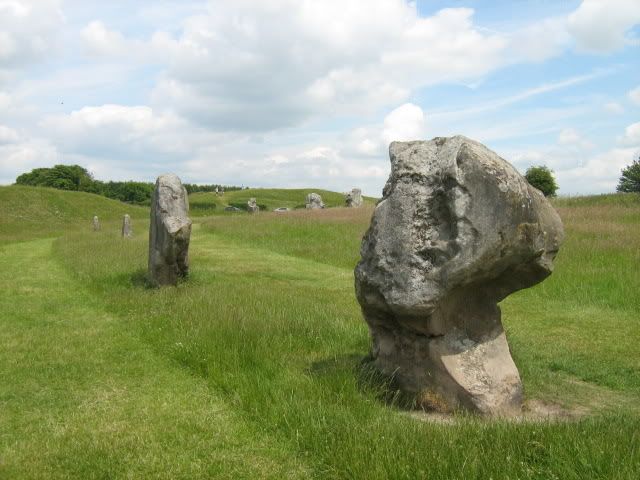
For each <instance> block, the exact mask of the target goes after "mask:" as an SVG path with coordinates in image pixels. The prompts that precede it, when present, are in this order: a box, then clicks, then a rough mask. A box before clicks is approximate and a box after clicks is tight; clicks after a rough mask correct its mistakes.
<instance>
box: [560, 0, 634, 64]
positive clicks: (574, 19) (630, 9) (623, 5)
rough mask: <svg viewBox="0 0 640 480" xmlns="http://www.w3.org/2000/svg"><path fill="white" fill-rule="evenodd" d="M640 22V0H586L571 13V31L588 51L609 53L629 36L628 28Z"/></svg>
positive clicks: (569, 20) (619, 46)
mask: <svg viewBox="0 0 640 480" xmlns="http://www.w3.org/2000/svg"><path fill="white" fill-rule="evenodd" d="M638 23H640V2H638V1H636V0H606V1H605V0H583V2H582V3H581V4H580V6H579V7H578V8H577V9H576V10H575V11H574V12H573V13H571V14H570V15H569V18H568V27H569V32H570V33H571V34H572V35H573V36H574V37H575V39H576V41H577V44H578V46H579V47H580V48H581V49H583V50H585V51H588V52H594V53H607V52H611V51H613V50H616V49H619V48H621V47H623V46H624V45H625V43H627V42H628V41H629V40H630V39H629V36H628V32H629V30H630V29H631V28H632V27H633V26H634V25H637V24H638Z"/></svg>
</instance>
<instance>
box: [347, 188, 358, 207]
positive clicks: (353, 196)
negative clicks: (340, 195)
mask: <svg viewBox="0 0 640 480" xmlns="http://www.w3.org/2000/svg"><path fill="white" fill-rule="evenodd" d="M344 201H345V204H346V205H347V207H350V208H358V207H360V206H361V205H362V190H360V189H359V188H354V189H352V190H351V191H350V192H349V193H347V194H346V195H345V199H344Z"/></svg>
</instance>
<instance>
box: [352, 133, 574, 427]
mask: <svg viewBox="0 0 640 480" xmlns="http://www.w3.org/2000/svg"><path fill="white" fill-rule="evenodd" d="M389 152H390V157H391V175H390V177H389V180H388V181H387V184H386V186H385V188H384V191H383V197H382V200H381V201H380V202H379V203H378V205H377V206H376V209H375V212H374V215H373V218H372V220H371V226H370V228H369V230H368V232H367V233H366V235H365V237H364V239H363V242H362V248H361V256H362V259H361V260H360V263H359V264H358V266H357V267H356V270H355V276H356V282H355V283H356V295H357V297H358V301H359V302H360V305H361V307H362V312H363V314H364V317H365V320H366V321H367V323H368V325H369V330H370V332H371V336H372V343H373V345H372V352H371V353H372V361H373V364H374V365H375V366H376V367H377V368H378V369H379V370H380V371H382V372H383V373H384V374H387V375H389V376H393V377H394V378H395V380H396V381H397V384H398V385H399V387H400V388H401V389H402V390H404V391H405V392H407V393H410V394H413V395H415V396H416V399H417V400H418V402H420V403H421V404H422V405H423V406H425V407H431V408H437V409H441V410H453V409H456V408H465V409H468V410H472V411H476V412H480V413H485V414H497V415H502V414H512V413H516V412H518V411H519V410H520V407H521V402H522V384H521V382H520V376H519V374H518V370H517V368H516V366H515V364H514V362H513V360H512V358H511V354H510V352H509V346H508V344H507V340H506V337H505V333H504V330H503V328H502V323H501V318H500V317H501V315H500V307H498V302H500V301H501V300H503V299H504V298H505V297H507V296H508V295H509V294H511V293H512V292H515V291H517V290H520V289H523V288H527V287H530V286H532V285H535V284H536V283H538V282H541V281H542V280H543V279H544V278H546V277H547V276H548V275H550V274H551V272H552V270H553V259H554V257H555V255H556V253H557V252H558V249H559V246H560V244H561V243H562V240H563V237H564V233H563V228H562V223H561V221H560V218H559V216H558V214H557V213H556V211H555V210H554V209H553V207H552V206H551V204H550V203H549V202H548V201H547V200H546V199H545V198H544V196H543V195H542V194H541V193H540V192H539V191H538V190H536V189H535V188H533V187H531V186H530V185H529V184H528V183H527V181H526V180H525V179H524V178H523V177H522V176H521V175H520V174H519V173H518V172H517V171H516V170H515V169H514V168H513V167H512V166H511V165H510V164H509V163H507V162H506V161H505V160H503V159H502V158H500V157H499V156H498V155H496V154H495V153H494V152H492V151H491V150H489V149H487V148H486V147H485V146H483V145H481V144H480V143H478V142H475V141H473V140H470V139H468V138H465V137H462V136H456V137H451V138H435V139H433V140H431V141H429V142H423V141H417V142H394V143H392V144H391V146H390V147H389Z"/></svg>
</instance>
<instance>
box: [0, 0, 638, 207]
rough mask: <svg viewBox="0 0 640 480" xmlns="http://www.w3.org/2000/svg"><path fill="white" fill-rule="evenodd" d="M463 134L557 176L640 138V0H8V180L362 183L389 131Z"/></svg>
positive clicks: (1, 71) (2, 174)
mask: <svg viewBox="0 0 640 480" xmlns="http://www.w3.org/2000/svg"><path fill="white" fill-rule="evenodd" d="M454 134H463V135H466V136H468V137H471V138H474V139H476V140H479V141H481V142H483V143H485V144H486V145H488V146H489V147H490V148H492V149H493V150H495V151H496V152H498V153H499V154H500V155H502V156H503V157H504V158H506V159H507V160H509V161H510V162H511V163H513V164H514V165H515V166H516V167H517V168H518V169H519V170H520V171H522V172H524V171H525V170H526V168H527V167H528V166H530V165H534V164H535V165H539V164H544V165H548V166H549V167H550V168H552V169H553V170H554V171H555V172H556V176H557V179H558V182H559V184H560V193H561V194H566V195H573V194H584V193H603V192H611V191H614V190H615V185H616V183H617V179H618V177H619V174H620V170H621V168H622V167H624V166H625V165H628V164H629V163H631V162H632V160H633V159H634V158H636V157H637V155H638V153H640V2H638V1H637V0H583V1H579V0H575V1H574V0H571V1H524V0H511V1H504V2H503V1H481V0H467V1H462V0H455V1H418V2H406V1H404V0H323V1H319V0H315V1H311V0H235V1H233V2H229V1H223V0H210V1H204V0H203V1H182V2H179V1H168V0H167V1H145V0H141V1H137V2H130V1H124V0H112V1H110V2H97V1H96V2H92V1H88V0H66V1H64V0H30V1H29V0H0V183H5V184H6V183H12V182H13V181H14V179H15V177H16V176H17V175H18V174H20V173H22V172H24V171H28V170H30V169H32V168H35V167H41V166H50V165H54V164H56V163H78V164H80V165H83V166H85V167H87V168H88V169H89V170H91V171H92V172H93V173H94V175H95V176H96V177H97V178H99V179H104V180H106V179H117V180H126V179H135V180H148V181H152V180H153V179H154V178H155V177H156V176H157V175H158V174H160V173H163V172H166V171H172V172H175V173H177V174H178V175H179V176H181V178H182V179H183V180H184V181H188V182H197V183H211V182H216V183H227V184H244V185H250V186H264V187H272V186H274V187H292V188H293V187H303V186H315V187H319V188H327V189H331V190H337V191H346V190H349V189H351V188H352V187H361V188H363V190H364V191H365V193H367V194H370V195H379V194H380V192H381V189H382V186H383V185H384V182H385V180H386V178H387V175H388V173H389V160H388V154H387V146H388V143H389V142H390V141H392V140H409V139H430V138H432V137H434V136H448V135H454Z"/></svg>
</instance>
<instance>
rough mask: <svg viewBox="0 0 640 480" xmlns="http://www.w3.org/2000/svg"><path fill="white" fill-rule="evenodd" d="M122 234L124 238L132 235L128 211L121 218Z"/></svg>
mask: <svg viewBox="0 0 640 480" xmlns="http://www.w3.org/2000/svg"><path fill="white" fill-rule="evenodd" d="M122 236H123V237H124V238H131V237H133V228H131V217H130V216H129V214H128V213H127V214H126V215H125V216H124V217H123V218H122Z"/></svg>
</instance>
